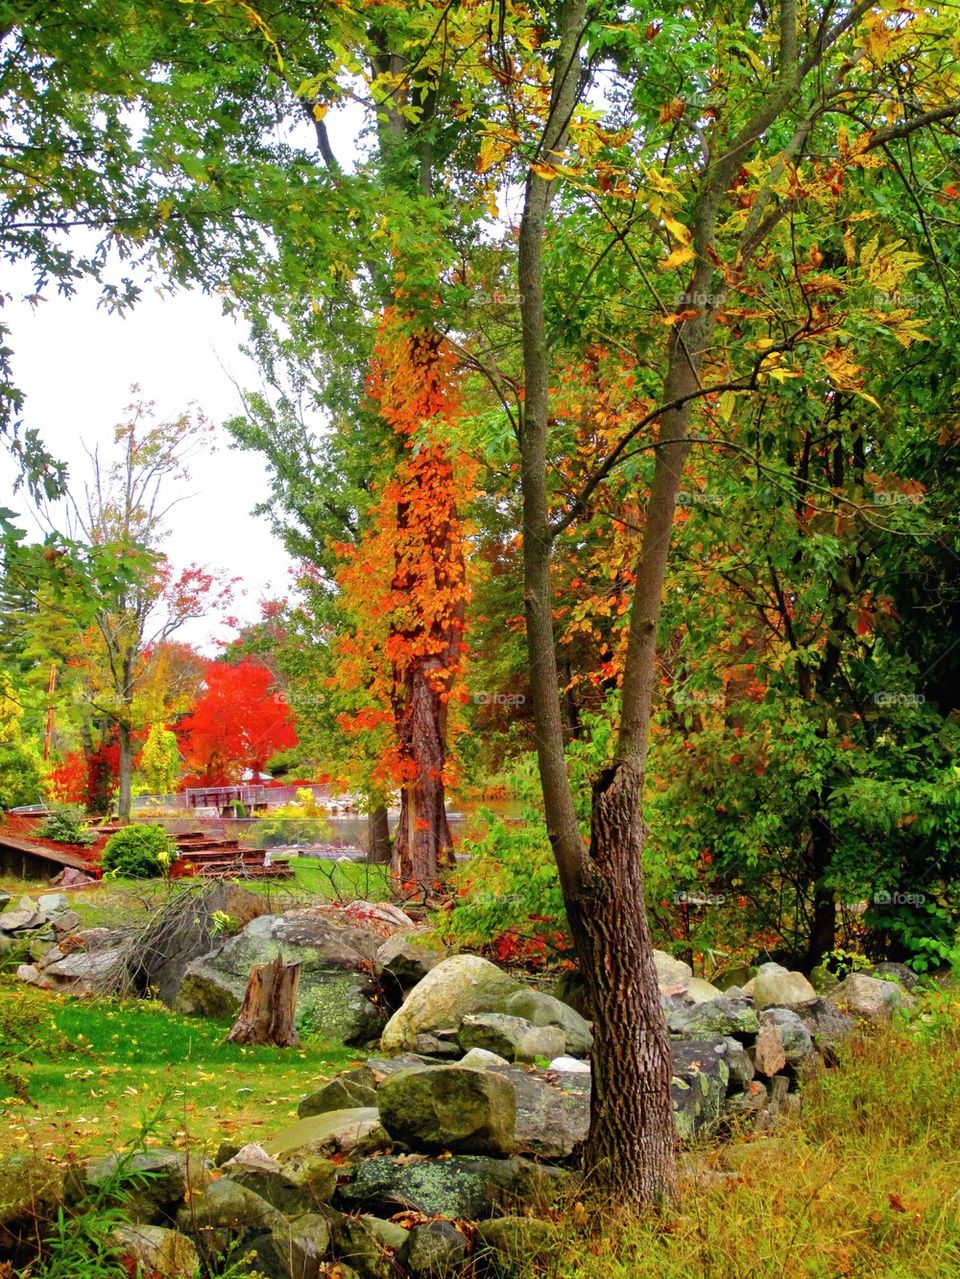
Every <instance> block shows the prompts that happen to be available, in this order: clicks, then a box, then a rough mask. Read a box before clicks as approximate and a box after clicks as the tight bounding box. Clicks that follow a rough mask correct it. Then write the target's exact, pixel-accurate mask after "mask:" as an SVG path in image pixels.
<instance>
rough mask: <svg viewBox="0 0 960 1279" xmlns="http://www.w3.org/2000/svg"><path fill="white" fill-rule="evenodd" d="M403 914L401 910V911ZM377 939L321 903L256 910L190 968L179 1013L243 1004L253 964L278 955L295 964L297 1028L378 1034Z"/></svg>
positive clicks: (348, 1036) (357, 1036)
mask: <svg viewBox="0 0 960 1279" xmlns="http://www.w3.org/2000/svg"><path fill="white" fill-rule="evenodd" d="M404 918H406V916H404ZM380 942H381V938H380V936H379V935H378V934H377V933H376V932H367V931H364V930H363V929H362V928H360V927H357V926H355V922H354V917H353V916H351V915H344V916H341V915H337V914H333V913H331V912H330V911H326V912H325V911H324V910H323V909H322V908H319V907H315V908H311V909H310V910H295V911H290V912H289V913H288V914H286V915H261V916H259V917H258V918H256V919H254V920H252V921H251V922H250V923H249V924H247V926H246V927H245V928H244V929H243V930H242V932H240V933H238V934H237V936H235V937H230V938H228V939H227V940H225V941H223V942H221V943H220V945H219V946H218V947H217V948H216V949H215V950H214V951H213V952H211V953H210V954H208V955H204V956H202V957H200V958H198V959H194V960H192V961H191V963H190V964H189V965H188V966H187V968H186V971H185V973H184V976H183V980H182V982H181V984H180V986H179V989H178V990H177V993H176V996H175V997H174V999H173V1007H174V1008H175V1009H176V1010H177V1011H178V1012H182V1013H188V1014H198V1015H200V1016H208V1017H232V1016H233V1015H234V1014H235V1013H236V1012H237V1010H238V1009H239V1007H240V1004H241V1002H242V1000H243V994H244V991H245V990H246V987H247V980H248V978H249V975H250V969H251V968H252V967H253V965H254V964H266V963H270V962H271V961H272V960H273V959H275V958H276V957H277V955H278V954H282V955H283V958H284V959H285V960H286V961H287V963H299V964H300V993H299V998H298V1001H297V1026H298V1028H299V1029H300V1030H301V1031H303V1032H305V1033H310V1034H315V1035H319V1036H321V1037H323V1038H325V1039H328V1040H330V1041H332V1042H339V1043H346V1044H363V1043H366V1042H368V1041H369V1040H371V1039H375V1038H376V1036H377V1035H378V1034H379V1031H380V1028H381V1026H382V1025H383V1016H382V1014H381V1012H380V1011H379V1009H378V1008H377V1007H376V1006H375V1005H374V1004H373V1003H372V1001H371V999H370V997H369V996H370V995H371V994H372V993H373V991H374V983H373V980H372V978H371V976H370V974H369V971H368V969H369V966H370V964H371V963H372V961H373V957H374V955H375V954H376V950H377V948H378V946H379V945H380Z"/></svg>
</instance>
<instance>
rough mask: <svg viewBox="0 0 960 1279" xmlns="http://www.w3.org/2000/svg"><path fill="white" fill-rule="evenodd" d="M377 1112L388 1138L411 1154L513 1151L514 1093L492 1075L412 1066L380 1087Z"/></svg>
mask: <svg viewBox="0 0 960 1279" xmlns="http://www.w3.org/2000/svg"><path fill="white" fill-rule="evenodd" d="M377 1108H378V1110H379V1112H380V1121H381V1123H382V1124H383V1126H384V1128H385V1129H386V1130H387V1132H388V1133H389V1134H390V1136H391V1137H392V1138H393V1139H394V1140H395V1141H400V1142H403V1143H404V1144H406V1145H408V1146H411V1147H413V1149H414V1150H427V1151H441V1150H450V1151H453V1152H455V1153H456V1152H464V1153H469V1154H477V1155H510V1154H512V1153H513V1152H514V1150H515V1148H516V1133H515V1129H516V1117H517V1104H516V1098H515V1096H514V1091H513V1089H512V1088H511V1086H510V1084H509V1083H508V1082H507V1081H506V1080H505V1079H503V1078H501V1077H500V1075H498V1074H495V1073H494V1072H493V1071H482V1070H464V1069H463V1068H462V1067H460V1066H432V1067H427V1068H426V1069H422V1068H418V1067H413V1068H412V1069H410V1070H405V1071H401V1072H400V1073H399V1074H396V1075H393V1076H391V1078H389V1079H387V1080H386V1081H385V1082H384V1083H383V1084H381V1085H380V1090H379V1092H378V1093H377Z"/></svg>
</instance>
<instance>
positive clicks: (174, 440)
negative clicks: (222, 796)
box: [46, 403, 232, 822]
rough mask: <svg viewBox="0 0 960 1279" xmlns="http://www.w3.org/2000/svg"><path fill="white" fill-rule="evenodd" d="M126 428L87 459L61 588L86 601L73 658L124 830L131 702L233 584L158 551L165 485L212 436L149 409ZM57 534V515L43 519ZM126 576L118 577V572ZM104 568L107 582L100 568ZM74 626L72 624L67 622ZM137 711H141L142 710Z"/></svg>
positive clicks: (198, 422)
mask: <svg viewBox="0 0 960 1279" xmlns="http://www.w3.org/2000/svg"><path fill="white" fill-rule="evenodd" d="M129 414H130V415H129V417H128V419H127V421H125V422H123V423H121V424H120V425H118V426H117V428H116V430H115V433H114V441H113V442H114V445H115V448H116V456H115V457H114V459H113V460H112V461H105V460H101V457H100V453H99V450H97V449H94V450H93V451H92V452H91V453H90V455H89V457H90V464H91V478H90V480H89V482H88V483H87V484H86V485H85V486H84V489H83V492H82V494H80V493H79V492H77V491H76V490H75V491H74V492H73V493H72V494H71V495H70V498H69V507H68V512H67V516H66V535H67V537H68V540H69V543H70V545H71V547H72V548H73V550H74V559H77V558H79V561H80V563H81V564H82V571H81V573H80V574H79V576H77V575H76V574H75V573H74V572H73V561H68V562H67V567H68V574H69V576H70V577H71V579H72V580H70V581H69V583H68V586H69V589H70V590H71V591H72V593H73V595H74V596H76V595H77V594H78V593H79V594H82V595H84V596H85V597H86V598H85V600H84V602H83V604H82V606H81V608H80V611H79V617H80V618H81V619H89V623H88V624H86V625H85V626H84V627H83V629H82V634H81V636H80V644H79V653H78V654H77V657H78V658H79V659H80V660H81V662H82V664H83V668H84V672H85V676H84V682H85V688H86V692H85V696H86V698H87V700H88V701H89V704H90V706H91V707H92V708H93V709H94V711H95V712H96V713H97V715H99V716H100V717H102V718H103V719H105V720H107V721H108V722H109V723H110V724H112V725H113V726H114V728H115V731H116V735H117V742H118V746H119V796H118V801H117V802H118V811H119V815H120V820H121V821H124V822H126V821H129V820H130V811H131V799H132V778H133V757H134V751H133V741H134V733H135V731H136V730H137V729H138V728H141V727H143V726H144V724H143V723H140V722H138V704H137V695H138V693H139V692H140V691H141V690H142V689H143V686H144V685H145V683H146V682H147V680H148V679H149V677H150V675H151V673H152V669H153V665H154V660H153V659H155V658H156V655H157V654H158V653H161V654H162V652H163V645H164V643H165V641H166V640H168V639H169V637H170V636H171V635H173V634H174V632H175V631H177V630H179V628H180V627H181V626H183V625H184V623H185V622H187V621H189V620H190V619H192V618H197V617H201V616H202V615H203V614H204V613H205V612H207V611H208V610H209V609H211V608H216V607H219V606H221V605H223V604H225V603H226V602H227V601H228V600H229V599H230V597H231V594H232V583H222V582H218V581H217V580H216V578H215V577H214V575H213V574H212V573H209V572H207V571H206V570H205V569H201V568H198V567H196V566H191V567H190V568H187V569H183V570H181V571H179V572H177V571H175V570H174V569H173V568H172V567H171V565H170V564H169V562H168V561H167V559H166V557H165V556H164V555H163V553H162V551H161V550H160V543H161V540H162V538H163V535H164V532H165V525H166V518H167V516H168V514H169V512H170V509H171V506H172V505H174V504H175V502H176V499H175V498H173V497H172V496H171V494H170V492H169V485H170V483H171V482H172V481H174V480H176V479H182V478H184V477H185V475H186V469H185V468H186V466H187V463H188V461H189V457H190V454H191V452H192V451H193V450H194V449H195V448H196V447H197V446H198V444H199V443H200V442H201V441H202V439H203V438H204V437H205V435H206V434H207V432H208V431H209V426H208V424H207V423H206V422H205V421H204V419H203V418H202V417H191V416H190V415H189V414H183V415H181V416H180V417H178V418H175V419H173V420H171V421H168V422H151V421H150V418H151V416H152V406H150V405H147V404H144V403H134V404H132V405H131V406H130V409H129ZM46 514H47V519H48V522H49V523H50V524H51V526H55V523H56V515H55V512H52V511H50V510H49V508H48V509H47V513H46ZM118 564H120V565H125V566H126V567H127V569H128V572H127V573H126V574H125V575H123V576H119V575H118V574H117V572H116V565H118ZM104 565H107V566H111V569H110V573H109V575H108V576H105V575H104V573H103V572H101V571H100V570H101V567H102V566H104ZM74 625H76V621H74ZM139 709H140V710H141V711H146V712H147V713H149V711H148V707H147V705H146V704H141V706H140V708H139Z"/></svg>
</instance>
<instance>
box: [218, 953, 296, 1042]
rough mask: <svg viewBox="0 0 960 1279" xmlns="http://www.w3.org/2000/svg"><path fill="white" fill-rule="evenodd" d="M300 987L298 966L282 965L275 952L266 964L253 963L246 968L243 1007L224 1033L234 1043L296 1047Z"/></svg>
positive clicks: (280, 957) (281, 957)
mask: <svg viewBox="0 0 960 1279" xmlns="http://www.w3.org/2000/svg"><path fill="white" fill-rule="evenodd" d="M299 989H300V965H299V963H296V964H285V963H284V962H283V956H282V955H277V957H276V959H275V960H273V962H272V963H269V964H254V966H253V967H252V968H251V969H250V979H249V981H248V982H247V989H246V993H245V994H244V996H243V1007H242V1008H241V1009H240V1015H239V1017H238V1018H237V1020H236V1022H235V1023H234V1027H233V1029H232V1030H231V1031H230V1034H229V1035H227V1042H228V1043H234V1044H275V1045H276V1046H277V1047H278V1048H296V1047H297V1045H298V1044H299V1043H300V1036H299V1035H298V1034H297V1032H296V1030H294V1028H293V1019H294V1016H295V1015H296V1011H297V993H298V991H299Z"/></svg>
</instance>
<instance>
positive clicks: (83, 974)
mask: <svg viewBox="0 0 960 1279" xmlns="http://www.w3.org/2000/svg"><path fill="white" fill-rule="evenodd" d="M122 962H123V952H122V951H121V950H119V949H117V948H114V947H106V948H104V949H103V950H89V951H87V950H82V951H77V952H76V953H75V954H68V955H67V956H66V958H64V959H58V960H56V962H54V963H52V964H48V963H45V964H44V967H43V975H44V977H45V978H46V980H47V981H49V982H50V983H51V984H52V985H53V986H54V987H55V988H56V989H57V990H69V991H71V992H72V993H74V994H78V995H79V994H94V993H96V992H97V991H98V990H99V989H101V988H102V986H103V985H104V983H109V981H110V980H111V979H112V978H113V977H115V976H119V974H120V971H121V964H122Z"/></svg>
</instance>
